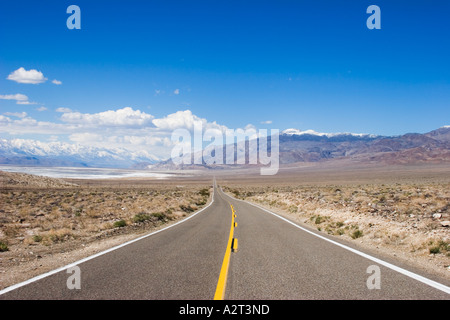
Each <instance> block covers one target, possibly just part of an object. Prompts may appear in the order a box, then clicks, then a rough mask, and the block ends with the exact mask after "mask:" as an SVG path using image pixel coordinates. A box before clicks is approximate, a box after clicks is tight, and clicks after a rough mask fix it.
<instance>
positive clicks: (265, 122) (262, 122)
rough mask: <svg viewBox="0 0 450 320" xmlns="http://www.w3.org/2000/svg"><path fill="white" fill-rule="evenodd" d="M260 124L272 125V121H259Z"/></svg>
mask: <svg viewBox="0 0 450 320" xmlns="http://www.w3.org/2000/svg"><path fill="white" fill-rule="evenodd" d="M261 124H272V120H267V121H261Z"/></svg>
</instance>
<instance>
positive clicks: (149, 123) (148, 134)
mask: <svg viewBox="0 0 450 320" xmlns="http://www.w3.org/2000/svg"><path fill="white" fill-rule="evenodd" d="M42 108H43V109H42ZM39 109H40V110H44V109H45V107H41V108H39ZM45 110H46V109H45ZM57 110H59V112H61V113H62V114H61V116H60V120H61V121H59V122H46V121H37V120H35V119H33V118H31V117H29V116H28V115H26V113H17V114H12V113H10V114H5V115H0V133H2V132H5V133H8V134H10V135H22V136H23V135H34V134H42V135H47V138H44V139H47V141H55V140H57V139H56V137H58V140H59V139H68V140H69V141H70V142H71V143H72V144H74V145H75V144H76V145H84V146H95V147H100V148H108V149H114V148H123V149H126V150H130V151H133V152H148V153H151V154H153V155H157V156H158V157H161V158H166V159H167V158H169V157H170V154H171V149H172V148H173V146H174V142H173V141H172V139H171V135H172V132H173V130H175V129H187V130H189V131H191V132H192V131H193V130H194V123H201V125H202V127H201V129H202V130H203V132H206V130H209V133H213V132H216V131H217V132H218V133H219V134H220V133H224V132H225V131H226V130H227V129H228V128H227V127H225V126H223V125H220V124H217V123H216V122H210V121H208V120H207V119H204V118H200V117H198V116H196V115H194V114H193V113H192V112H191V111H190V110H184V111H178V112H175V113H172V114H169V115H167V116H165V117H162V118H158V119H155V118H154V116H152V115H151V114H147V113H145V112H142V111H140V110H134V109H132V108H130V107H126V108H122V109H117V110H108V111H104V112H99V113H80V112H73V111H71V110H69V109H66V108H58V109H57ZM8 115H9V116H11V117H8ZM16 116H17V117H18V118H14V117H16ZM22 116H23V117H22ZM247 127H252V126H247ZM247 127H246V128H247Z"/></svg>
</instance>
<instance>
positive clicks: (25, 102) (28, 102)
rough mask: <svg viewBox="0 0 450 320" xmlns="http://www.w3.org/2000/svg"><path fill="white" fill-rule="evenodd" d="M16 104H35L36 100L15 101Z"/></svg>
mask: <svg viewBox="0 0 450 320" xmlns="http://www.w3.org/2000/svg"><path fill="white" fill-rule="evenodd" d="M16 103H17V104H36V102H31V101H17V102H16Z"/></svg>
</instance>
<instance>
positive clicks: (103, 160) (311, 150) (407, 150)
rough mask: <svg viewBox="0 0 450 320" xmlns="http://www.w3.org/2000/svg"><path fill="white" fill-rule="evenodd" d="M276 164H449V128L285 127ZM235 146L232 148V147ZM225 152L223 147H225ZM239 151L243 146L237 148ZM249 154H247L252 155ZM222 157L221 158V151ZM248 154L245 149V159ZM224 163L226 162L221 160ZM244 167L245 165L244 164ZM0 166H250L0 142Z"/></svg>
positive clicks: (59, 145)
mask: <svg viewBox="0 0 450 320" xmlns="http://www.w3.org/2000/svg"><path fill="white" fill-rule="evenodd" d="M279 142H280V144H279V156H280V157H279V160H280V164H281V165H286V164H292V163H302V162H320V161H332V160H334V159H343V158H347V159H355V160H358V161H371V162H381V163H393V164H395V163H399V164H408V163H423V162H431V163H437V162H440V163H441V162H450V126H445V127H441V128H439V129H436V130H433V131H430V132H428V133H425V134H420V133H407V134H404V135H400V136H377V135H372V134H354V133H319V132H315V131H313V130H307V131H300V130H297V129H287V130H284V131H282V132H281V133H280V136H279ZM235 146H236V145H235ZM224 148H225V147H224ZM240 148H243V146H242V145H241V146H240ZM257 151H258V150H251V151H250V152H257ZM224 154H226V152H225V149H224ZM248 154H249V151H248V149H246V154H245V156H246V157H248ZM223 162H224V163H225V162H226V161H225V160H224V161H223ZM247 163H248V161H247ZM0 164H10V165H33V166H63V167H67V166H71V167H116V168H134V169H143V170H145V169H152V170H179V169H204V170H208V169H215V170H219V169H224V168H230V167H248V166H250V165H227V164H224V165H210V166H208V165H207V164H206V163H204V162H203V163H202V164H197V165H191V164H187V165H175V164H174V163H173V162H172V160H171V159H169V160H161V159H158V158H157V157H155V156H153V155H152V154H150V153H149V152H147V151H145V150H141V151H139V152H130V151H128V150H124V149H119V148H117V149H105V148H103V149H102V148H96V147H88V146H80V145H72V144H66V143H60V142H51V143H42V142H39V141H33V140H21V139H14V140H6V139H0Z"/></svg>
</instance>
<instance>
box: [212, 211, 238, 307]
mask: <svg viewBox="0 0 450 320" xmlns="http://www.w3.org/2000/svg"><path fill="white" fill-rule="evenodd" d="M230 207H231V228H230V236H229V238H228V244H227V249H226V251H225V256H224V257H223V262H222V268H221V269H220V275H219V280H218V281H217V287H216V293H215V294H214V300H223V299H224V297H225V287H226V285H227V275H228V267H229V265H230V255H231V248H232V244H233V234H234V228H235V224H234V218H235V217H236V215H235V214H234V213H235V211H234V208H233V206H232V205H231V204H230Z"/></svg>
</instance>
